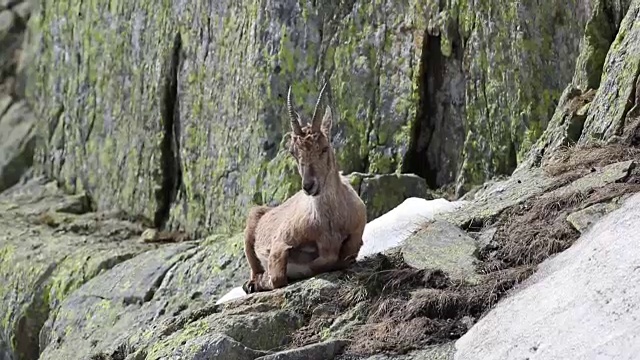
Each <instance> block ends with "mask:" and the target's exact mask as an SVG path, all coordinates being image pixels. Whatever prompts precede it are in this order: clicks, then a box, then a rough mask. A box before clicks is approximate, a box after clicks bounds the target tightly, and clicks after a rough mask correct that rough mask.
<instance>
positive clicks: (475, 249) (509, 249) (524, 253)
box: [0, 145, 640, 360]
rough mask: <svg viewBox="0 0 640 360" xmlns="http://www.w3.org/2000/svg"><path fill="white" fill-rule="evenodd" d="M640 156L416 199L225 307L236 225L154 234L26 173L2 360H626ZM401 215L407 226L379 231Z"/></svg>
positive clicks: (14, 210) (17, 189) (8, 222)
mask: <svg viewBox="0 0 640 360" xmlns="http://www.w3.org/2000/svg"><path fill="white" fill-rule="evenodd" d="M639 154H640V152H639V151H637V150H635V149H634V148H628V147H622V146H617V145H601V146H590V147H580V146H578V147H575V148H572V149H571V150H569V152H567V153H566V154H565V155H564V156H561V157H560V159H559V160H558V161H557V162H555V163H550V164H548V165H547V166H545V167H542V168H537V169H533V170H527V171H523V172H519V173H517V174H515V175H514V176H513V177H512V178H510V179H508V180H506V181H502V182H497V183H494V184H491V185H488V186H486V187H485V188H483V189H479V190H478V191H477V192H475V193H474V195H473V198H471V197H470V198H469V199H467V200H466V201H462V202H453V203H449V202H447V201H446V200H443V199H437V200H432V201H427V200H420V201H417V202H416V200H415V199H413V198H412V199H408V200H407V201H405V203H403V204H401V205H400V206H398V207H397V208H396V209H394V210H392V211H390V212H388V213H386V214H385V215H383V216H381V217H379V218H376V219H375V220H373V221H371V222H370V223H369V224H368V225H367V233H366V234H365V242H366V244H367V245H366V246H365V247H363V254H361V255H362V256H361V258H360V260H359V261H358V263H357V264H356V265H354V266H353V267H352V268H350V269H348V270H346V271H344V272H337V273H327V274H323V275H321V276H318V277H315V278H312V279H308V280H305V281H300V282H297V283H293V284H290V285H289V286H287V287H286V288H284V289H280V290H277V291H272V292H265V293H259V294H252V295H249V296H245V297H242V298H239V299H235V300H231V301H227V302H223V303H222V304H216V302H217V300H218V299H220V297H221V296H223V295H224V294H225V293H226V292H228V291H229V290H231V289H232V288H234V287H237V286H238V285H240V284H241V283H242V282H243V281H244V280H245V279H246V277H247V274H248V270H247V266H246V263H245V260H244V258H243V255H242V254H243V252H242V246H241V244H242V238H241V235H240V234H236V235H233V234H231V235H229V234H218V235H212V236H209V237H208V238H205V239H198V240H189V241H182V240H184V239H181V238H180V237H175V236H173V237H172V236H168V235H167V236H155V237H148V236H143V235H144V234H145V229H146V228H147V226H149V224H148V223H147V222H146V221H145V220H144V219H136V218H134V217H132V216H130V215H128V214H126V213H123V212H111V213H100V212H94V211H92V209H93V201H92V199H91V198H89V197H88V196H86V195H83V194H76V195H67V194H64V193H63V192H62V191H61V190H59V189H58V188H57V187H56V186H55V184H54V183H51V182H47V181H44V180H43V179H35V180H31V181H29V182H27V183H24V184H19V185H16V186H14V187H13V188H12V189H10V190H8V191H6V192H5V193H3V194H2V195H0V228H2V230H1V231H0V233H1V234H2V235H1V236H0V258H1V261H0V281H1V282H2V283H3V284H5V285H4V286H3V287H2V288H0V305H1V306H0V319H2V322H1V323H0V358H2V359H38V358H39V359H51V360H53V359H70V360H72V359H88V358H91V359H113V360H115V359H129V360H134V359H135V360H141V359H185V360H187V359H189V360H195V359H334V358H335V359H418V358H419V359H453V358H455V359H475V358H483V359H493V358H495V359H500V358H504V357H505V356H506V357H508V358H513V357H518V356H525V355H524V354H528V353H536V352H537V353H540V354H545V356H546V357H545V358H556V357H559V356H561V354H565V353H566V352H567V351H569V350H570V349H571V348H572V347H576V346H580V347H581V348H583V349H584V354H585V356H586V355H588V354H595V353H598V354H601V353H605V352H607V353H610V352H611V351H617V352H625V353H626V352H630V353H632V352H633V351H634V348H633V346H636V347H637V339H636V341H635V342H634V338H633V336H634V335H633V334H634V332H633V328H634V326H636V325H634V323H633V321H632V320H631V319H633V318H634V317H637V316H639V315H640V304H638V302H637V299H638V298H640V297H639V296H638V295H640V294H639V291H640V290H639V289H637V288H635V287H634V286H635V285H633V284H640V281H639V280H640V272H638V263H637V259H638V258H640V250H639V249H640V247H639V246H638V244H637V242H638V241H639V240H640V238H639V237H638V234H637V231H635V230H634V229H633V224H635V223H637V222H638V221H640V195H634V194H636V193H638V192H640V168H638V155H639ZM416 204H419V205H416ZM443 204H444V205H443ZM407 205H408V206H407ZM407 209H408V210H407ZM399 212H404V214H405V215H404V216H403V217H402V218H404V219H410V220H409V223H404V225H403V228H402V229H399V228H395V229H394V228H389V227H388V226H387V225H385V221H386V220H385V219H386V218H388V217H390V216H391V217H394V216H395V217H396V218H397V217H398V213H399ZM412 213H413V214H417V215H415V216H413V215H411V214H412ZM394 214H395V215H394ZM407 214H408V215H407ZM412 216H413V217H412ZM394 221H395V220H394ZM165 235H166V234H165ZM169 235H170V234H169ZM574 243H576V244H575V245H574V246H573V247H572V245H573V244H574ZM570 247H571V249H569V248H570ZM566 249H569V250H568V251H567V252H564V253H562V254H560V256H558V257H555V258H553V259H550V260H548V258H549V257H552V256H553V255H554V254H556V253H559V252H562V251H564V250H566ZM605 250H606V251H605ZM364 252H366V253H364ZM569 252H570V253H571V255H568V253H569ZM532 275H533V276H532ZM595 278H598V279H600V278H602V279H601V280H602V281H592V280H593V279H595ZM587 283H589V285H588V286H587V285H586V284H587ZM507 294H510V296H508V297H507V298H505V299H503V298H504V297H505V295H507ZM634 299H635V300H634ZM578 300H580V301H581V302H582V303H583V304H584V306H580V307H576V306H574V305H575V301H578ZM496 304H497V305H496ZM572 304H573V305H572ZM587 313H588V314H589V319H590V320H589V321H586V320H584V318H583V316H582V315H584V314H587ZM558 314H561V315H558ZM558 316H561V317H562V319H563V320H564V323H563V324H562V329H564V330H562V331H569V330H567V329H573V330H575V332H572V334H574V335H572V336H570V337H566V338H564V339H563V341H562V342H558V341H557V339H558V338H559V337H558V336H557V335H558V334H559V331H560V330H561V329H560V328H559V324H558V322H557V321H556V320H557V319H558ZM551 318H553V319H554V320H553V321H549V320H550V319H551ZM516 320H517V321H516ZM573 330H572V331H573ZM636 330H637V326H636ZM635 333H637V331H636V332H635ZM532 334H536V336H535V337H534V336H532ZM540 334H544V336H539V335H540ZM554 334H555V335H554ZM601 334H615V335H616V336H613V335H612V337H611V338H610V339H609V340H610V341H608V342H604V343H603V342H597V341H590V340H589V339H592V338H593V337H594V336H598V337H599V336H600V335H601ZM592 340H593V339H592ZM516 344H517V345H516ZM633 344H636V345H633ZM635 351H637V349H636V350H635ZM618 358H621V357H618Z"/></svg>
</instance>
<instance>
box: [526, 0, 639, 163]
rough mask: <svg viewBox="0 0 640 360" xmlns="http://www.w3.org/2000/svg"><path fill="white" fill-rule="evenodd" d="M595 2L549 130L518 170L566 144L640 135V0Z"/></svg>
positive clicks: (623, 140)
mask: <svg viewBox="0 0 640 360" xmlns="http://www.w3.org/2000/svg"><path fill="white" fill-rule="evenodd" d="M593 5H594V6H593V11H592V13H591V17H590V19H589V21H588V23H587V26H586V29H585V35H584V38H583V40H582V42H581V47H580V55H579V56H578V60H577V64H576V69H575V73H574V76H573V78H572V80H571V82H570V83H569V85H567V87H566V88H565V90H564V91H563V93H562V96H560V99H559V101H558V106H557V108H556V110H555V113H554V114H553V117H552V118H551V120H550V122H549V126H548V128H547V130H546V131H545V132H544V134H543V135H542V137H541V138H540V139H539V140H538V141H537V142H536V144H535V145H534V146H533V147H532V151H530V152H529V154H528V155H527V157H526V159H524V160H523V161H522V163H520V164H519V166H518V169H517V170H516V171H519V170H524V171H527V170H528V169H529V168H531V167H535V166H538V165H540V164H545V163H547V162H549V161H550V160H551V159H553V157H554V156H555V155H557V152H558V150H559V149H561V148H563V147H565V146H566V145H571V144H575V143H579V144H582V145H585V144H593V143H594V142H595V143H597V142H600V141H604V142H621V143H624V144H625V145H628V144H631V143H634V142H636V143H637V141H638V137H639V136H640V135H639V134H640V133H639V131H640V121H638V120H637V119H638V116H639V115H640V113H639V111H640V94H638V93H637V89H638V87H637V86H636V84H637V83H638V81H640V77H639V76H638V74H639V73H638V69H640V60H638V59H639V58H640V57H639V55H638V54H639V53H640V40H639V39H640V25H638V23H639V21H638V16H639V15H638V6H639V5H638V3H637V2H633V3H632V1H631V0H625V1H612V0H597V1H595V2H594V3H593ZM634 90H635V92H634Z"/></svg>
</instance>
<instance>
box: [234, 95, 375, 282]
mask: <svg viewBox="0 0 640 360" xmlns="http://www.w3.org/2000/svg"><path fill="white" fill-rule="evenodd" d="M323 90H324V88H323ZM290 99H291V98H290V95H289V115H290V116H291V118H292V124H291V127H292V131H293V133H292V135H291V139H290V143H289V151H290V152H291V154H292V155H293V157H294V158H295V159H296V161H297V165H298V172H299V173H300V175H301V177H302V185H303V188H305V184H306V185H307V186H306V190H304V191H303V190H300V191H299V192H298V193H296V194H295V195H293V196H292V197H290V198H289V199H287V200H286V201H285V202H284V203H282V204H281V205H279V206H277V207H266V206H258V207H254V208H253V209H251V210H250V212H249V215H248V217H247V222H246V228H245V255H246V258H247V262H248V263H249V266H250V268H251V276H250V279H249V281H248V282H247V284H245V290H246V291H247V292H253V291H265V290H272V289H276V288H280V287H283V286H286V285H287V284H288V282H289V280H295V279H303V278H308V277H312V276H315V275H317V274H319V273H322V272H327V271H333V270H339V269H343V268H345V267H347V266H348V265H349V264H351V263H352V262H353V261H355V258H356V256H357V255H358V252H359V251H360V247H361V246H362V233H363V231H364V226H365V224H366V222H367V219H366V208H365V205H364V203H363V202H362V200H361V199H360V197H359V196H358V194H357V193H356V192H355V190H353V188H352V187H351V185H350V184H349V183H348V181H347V180H346V179H344V178H342V177H341V175H340V174H339V172H338V167H337V164H336V158H335V153H334V150H333V148H332V147H331V143H330V136H331V135H330V134H331V123H332V115H331V109H330V108H329V107H328V106H327V108H326V111H325V114H324V117H322V118H321V122H320V117H319V114H318V113H317V108H318V105H319V103H320V100H321V99H322V91H321V93H320V96H319V99H318V103H317V104H316V111H315V112H314V116H313V120H312V124H310V125H307V126H305V127H302V126H301V124H300V123H299V115H298V114H297V113H295V112H294V111H293V109H292V106H291V102H290Z"/></svg>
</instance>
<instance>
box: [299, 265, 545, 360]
mask: <svg viewBox="0 0 640 360" xmlns="http://www.w3.org/2000/svg"><path fill="white" fill-rule="evenodd" d="M532 273H533V267H520V268H517V269H509V270H505V271H498V272H494V273H492V274H490V275H487V276H486V277H485V279H484V280H483V281H482V283H481V284H480V285H475V286H472V285H469V284H465V283H462V282H460V281H457V280H452V279H450V278H449V277H448V276H447V275H446V274H445V273H444V272H442V271H440V270H433V271H429V270H423V269H416V268H413V267H411V266H409V265H407V264H406V263H404V261H403V260H402V256H401V255H399V254H397V253H396V254H390V255H377V256H376V257H372V258H370V259H367V260H365V261H363V262H361V263H359V264H358V265H357V266H356V267H354V268H352V269H349V270H348V271H346V272H345V273H344V275H343V276H342V278H341V287H340V290H339V291H338V293H337V294H336V296H334V297H332V298H330V299H327V301H326V302H325V303H323V304H319V305H318V306H317V307H316V308H314V309H311V310H310V312H309V314H310V315H309V317H310V319H309V322H308V323H307V326H305V327H303V328H301V329H299V330H298V331H297V332H296V333H295V334H294V336H293V342H292V344H291V346H292V347H297V346H304V345H307V344H311V343H315V342H318V341H321V340H322V338H323V336H324V335H325V334H330V335H335V334H333V333H332V332H333V331H336V330H338V331H339V329H332V328H331V327H332V324H335V320H336V317H337V316H338V315H339V314H351V315H352V316H351V317H352V319H351V320H350V321H352V322H354V323H355V324H354V323H352V324H351V325H350V326H349V327H347V329H348V332H345V333H344V334H341V335H342V337H346V338H348V339H351V340H357V341H353V342H352V343H351V345H350V346H349V347H348V348H347V349H346V352H347V354H352V355H368V354H374V353H380V352H385V353H406V352H407V351H410V350H414V349H419V348H423V347H425V346H428V345H433V344H442V343H446V342H449V341H451V340H454V339H457V338H459V337H460V336H462V335H463V334H464V333H465V332H466V331H467V330H468V329H469V328H470V327H471V325H473V323H475V321H476V320H477V319H478V318H479V317H480V316H481V315H482V314H483V313H484V312H485V311H486V310H488V309H489V308H491V306H493V305H494V304H495V303H496V302H497V301H498V300H499V299H500V298H501V297H502V296H503V295H504V294H505V293H506V291H507V290H508V289H510V288H511V287H513V286H514V285H515V284H516V283H518V282H519V281H521V280H523V279H524V278H526V277H528V276H529V275H530V274H532ZM318 309H322V311H318Z"/></svg>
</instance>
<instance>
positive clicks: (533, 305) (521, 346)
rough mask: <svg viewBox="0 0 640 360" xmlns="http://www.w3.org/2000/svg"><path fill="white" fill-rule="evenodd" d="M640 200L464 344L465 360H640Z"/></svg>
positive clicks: (544, 269) (546, 269)
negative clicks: (529, 359) (639, 358)
mask: <svg viewBox="0 0 640 360" xmlns="http://www.w3.org/2000/svg"><path fill="white" fill-rule="evenodd" d="M638 223H640V194H637V195H634V196H633V197H632V198H630V199H628V200H627V201H626V202H625V203H624V205H623V206H622V208H620V209H618V210H616V211H614V212H612V213H610V214H609V215H607V216H605V217H604V218H603V219H602V220H601V221H599V222H598V223H596V224H595V225H594V226H593V228H592V229H591V230H590V231H588V232H587V233H585V234H584V235H583V236H582V237H581V238H580V240H578V242H577V243H576V244H575V245H574V246H573V247H571V248H570V249H569V250H566V251H565V252H563V253H561V254H560V255H558V256H557V257H555V258H553V259H551V260H548V261H546V262H545V263H543V264H541V265H540V268H539V270H538V271H537V273H536V274H535V275H534V276H533V277H532V278H530V279H529V280H528V281H526V282H525V283H524V284H523V285H522V288H521V290H520V291H518V292H516V293H515V294H513V295H512V296H510V297H508V298H507V299H505V300H503V301H502V302H501V303H499V304H498V305H497V307H496V308H495V309H493V310H492V311H491V312H490V313H489V314H487V316H485V317H484V318H483V319H482V320H480V321H479V322H478V323H477V324H476V325H475V326H474V327H472V328H471V330H470V331H469V332H468V333H467V334H466V335H464V336H463V337H462V338H461V339H460V340H458V341H457V342H456V349H457V351H456V355H455V359H456V360H464V359H487V360H491V359H517V358H528V357H529V358H542V359H569V358H572V359H576V358H578V359H596V358H607V359H620V360H622V359H635V358H636V357H637V355H638V353H639V352H640V337H639V336H640V335H639V334H640V331H639V330H640V327H639V326H638V321H637V319H638V318H639V317H640V301H639V299H640V271H639V268H638V259H640V235H639V234H638V231H637V224H638Z"/></svg>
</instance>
